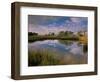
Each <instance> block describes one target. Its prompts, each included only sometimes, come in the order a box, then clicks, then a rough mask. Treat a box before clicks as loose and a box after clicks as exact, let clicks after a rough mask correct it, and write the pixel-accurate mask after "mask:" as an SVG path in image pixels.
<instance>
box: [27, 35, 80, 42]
mask: <svg viewBox="0 0 100 82" xmlns="http://www.w3.org/2000/svg"><path fill="white" fill-rule="evenodd" d="M55 39H58V40H79V39H78V38H77V37H59V36H29V37H28V41H29V42H34V41H38V40H55Z"/></svg>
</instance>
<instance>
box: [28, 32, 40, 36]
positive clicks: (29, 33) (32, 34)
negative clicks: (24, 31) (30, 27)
mask: <svg viewBox="0 0 100 82" xmlns="http://www.w3.org/2000/svg"><path fill="white" fill-rule="evenodd" d="M28 35H29V36H37V35H38V33H35V32H28Z"/></svg>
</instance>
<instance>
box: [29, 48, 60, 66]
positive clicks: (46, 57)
mask: <svg viewBox="0 0 100 82" xmlns="http://www.w3.org/2000/svg"><path fill="white" fill-rule="evenodd" d="M28 55H29V57H28V65H29V66H41V65H57V64H60V57H59V56H57V55H55V54H54V53H52V52H50V51H48V50H43V51H32V52H28Z"/></svg>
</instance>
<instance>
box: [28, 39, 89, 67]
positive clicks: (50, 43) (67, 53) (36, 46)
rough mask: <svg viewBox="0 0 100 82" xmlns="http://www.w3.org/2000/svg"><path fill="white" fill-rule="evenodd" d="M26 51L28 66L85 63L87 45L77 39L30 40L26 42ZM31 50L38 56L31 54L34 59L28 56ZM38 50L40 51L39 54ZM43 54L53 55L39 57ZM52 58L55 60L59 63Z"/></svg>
mask: <svg viewBox="0 0 100 82" xmlns="http://www.w3.org/2000/svg"><path fill="white" fill-rule="evenodd" d="M28 52H29V54H28V55H29V61H28V63H29V66H39V65H65V64H67V65H70V64H86V63H87V57H88V54H87V45H84V44H82V43H80V42H79V41H69V40H42V41H35V42H31V43H28ZM31 52H32V54H33V55H34V54H35V55H36V54H37V55H39V56H38V57H35V56H33V57H34V58H35V59H34V58H33V60H32V56H30V53H31ZM37 52H38V53H37ZM39 52H40V53H41V55H40V53H39ZM45 54H46V55H47V54H49V55H53V56H54V57H51V56H48V57H49V58H48V57H47V56H43V57H41V56H42V55H45ZM50 57H51V60H50ZM37 58H38V59H37ZM52 58H53V60H52ZM40 59H41V60H40ZM34 60H36V61H34ZM38 60H39V61H38ZM49 60H50V62H49V63H45V62H48V61H49ZM54 60H57V61H58V62H59V63H58V62H57V61H54ZM34 62H35V63H34ZM37 62H38V64H37ZM42 62H43V63H42ZM51 62H53V63H51ZM55 62H56V63H55ZM32 63H33V64H32Z"/></svg>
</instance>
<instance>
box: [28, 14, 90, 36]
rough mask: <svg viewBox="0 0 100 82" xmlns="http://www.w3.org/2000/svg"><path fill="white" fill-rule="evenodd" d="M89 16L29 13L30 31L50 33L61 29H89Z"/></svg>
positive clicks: (76, 30)
mask: <svg viewBox="0 0 100 82" xmlns="http://www.w3.org/2000/svg"><path fill="white" fill-rule="evenodd" d="M87 27H88V18H87V17H69V16H42V15H29V16H28V31H29V32H36V33H39V34H48V33H49V32H54V33H55V34H57V33H59V32H60V31H72V32H78V31H87Z"/></svg>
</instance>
